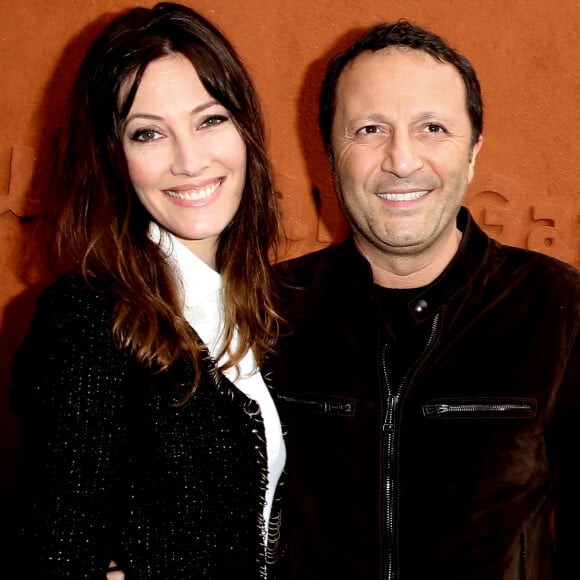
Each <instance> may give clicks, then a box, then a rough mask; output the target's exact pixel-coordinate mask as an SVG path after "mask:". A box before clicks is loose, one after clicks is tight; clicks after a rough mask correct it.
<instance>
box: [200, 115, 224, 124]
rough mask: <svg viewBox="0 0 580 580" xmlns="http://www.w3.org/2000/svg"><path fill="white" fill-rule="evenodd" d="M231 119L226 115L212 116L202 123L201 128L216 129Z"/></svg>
mask: <svg viewBox="0 0 580 580" xmlns="http://www.w3.org/2000/svg"><path fill="white" fill-rule="evenodd" d="M228 119H229V117H227V116H226V115H212V116H211V117H208V118H207V119H204V121H203V122H202V123H201V125H200V126H201V127H216V126H217V125H221V124H222V123H223V122H225V121H227V120H228Z"/></svg>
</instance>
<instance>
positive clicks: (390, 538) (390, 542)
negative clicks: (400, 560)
mask: <svg viewBox="0 0 580 580" xmlns="http://www.w3.org/2000/svg"><path fill="white" fill-rule="evenodd" d="M440 318H441V316H440V314H439V313H437V314H435V316H434V317H433V321H432V323H431V332H430V333H429V338H428V339H427V342H426V343H425V347H424V348H423V350H422V351H421V353H420V355H419V356H418V357H417V359H416V360H415V362H414V364H412V365H411V366H410V367H409V370H408V371H407V373H406V374H405V375H404V376H403V379H402V380H401V383H400V385H399V388H398V389H397V392H396V394H392V393H391V385H390V382H389V377H388V373H387V349H388V344H385V345H384V346H383V356H382V370H383V377H384V379H385V386H386V391H387V393H386V395H387V409H386V412H385V420H384V423H383V432H384V433H385V455H384V457H385V474H384V493H385V508H384V509H385V514H384V515H385V536H386V537H387V549H386V552H387V555H386V557H385V562H384V566H383V568H384V578H385V580H394V579H395V574H396V570H395V560H394V553H395V546H396V542H397V540H396V537H395V494H396V493H397V489H396V484H395V477H394V471H395V461H396V459H395V433H396V428H397V426H396V422H395V413H396V409H397V407H398V405H399V400H400V397H401V394H402V392H403V388H404V387H405V386H406V384H407V382H408V380H409V377H410V376H411V374H412V372H413V371H415V369H416V368H417V365H418V364H419V362H420V361H421V359H422V358H423V357H424V356H425V354H426V352H427V351H428V350H429V348H430V347H431V345H432V344H433V342H434V341H435V337H436V336H437V330H438V327H439V319H440Z"/></svg>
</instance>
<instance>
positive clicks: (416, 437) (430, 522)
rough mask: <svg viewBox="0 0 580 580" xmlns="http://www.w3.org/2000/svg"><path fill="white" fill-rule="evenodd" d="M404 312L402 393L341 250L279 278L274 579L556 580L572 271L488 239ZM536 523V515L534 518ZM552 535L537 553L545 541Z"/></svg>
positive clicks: (570, 552)
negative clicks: (420, 346) (280, 472)
mask: <svg viewBox="0 0 580 580" xmlns="http://www.w3.org/2000/svg"><path fill="white" fill-rule="evenodd" d="M458 226H459V227H460V229H461V230H463V232H464V235H463V239H462V242H461V246H460V248H459V251H458V253H457V255H456V256H455V258H454V259H453V261H452V262H451V263H450V264H449V266H448V267H447V268H446V270H445V271H444V272H443V273H442V274H441V276H440V277H439V278H438V279H437V280H436V281H435V282H434V283H433V284H431V285H429V286H428V287H427V288H426V289H425V290H424V291H422V292H420V293H419V295H417V296H415V297H414V298H413V300H411V301H410V302H409V303H408V305H407V308H408V309H409V314H410V317H411V319H412V320H413V321H414V323H415V324H417V325H419V324H423V325H425V326H426V327H427V332H426V335H425V341H424V347H425V349H424V352H423V354H422V355H421V356H418V357H417V360H416V362H415V364H413V365H411V367H410V369H409V372H408V374H407V375H406V377H405V378H404V379H403V382H402V384H399V383H397V384H392V382H390V381H389V367H390V362H389V352H390V347H391V345H392V344H393V343H394V340H395V339H394V337H393V336H391V329H390V326H389V320H388V319H385V317H384V316H382V315H381V312H380V309H379V306H378V303H377V301H376V300H375V294H376V288H375V287H374V286H373V282H372V275H371V271H370V267H369V265H368V263H367V262H366V261H365V260H364V259H363V258H362V257H361V256H360V254H359V253H358V252H357V251H356V249H355V246H354V244H353V242H352V240H347V241H346V242H344V243H343V244H341V245H338V246H335V247H331V248H327V249H325V250H322V251H320V252H316V253H314V254H310V255H307V256H303V257H301V258H298V259H295V260H293V261H291V262H289V263H287V264H285V265H283V266H282V270H283V271H286V274H287V275H288V276H289V279H290V280H291V281H292V283H293V284H294V285H297V286H298V287H299V288H295V289H291V288H286V289H284V290H283V299H284V303H285V305H286V308H287V316H288V320H289V323H290V327H291V328H292V329H293V331H292V332H291V334H290V335H288V336H287V337H285V338H283V339H282V340H281V341H280V345H279V352H280V356H279V358H278V359H276V360H273V361H272V369H273V371H274V376H275V381H276V384H277V387H278V391H279V396H278V398H279V408H280V410H281V413H282V417H283V420H284V421H285V423H286V425H287V428H288V437H287V448H288V470H289V477H290V479H289V486H288V487H289V494H290V495H289V498H288V501H289V504H290V505H289V506H288V511H287V518H286V519H287V525H288V527H287V529H286V532H287V534H288V535H287V539H288V543H289V567H290V571H289V574H288V578H292V579H300V580H353V579H355V578H357V579H359V578H360V579H365V580H370V579H376V580H379V579H380V580H419V579H420V580H424V579H429V580H475V579H481V580H500V579H502V580H516V579H517V580H523V579H525V580H551V579H556V578H558V579H563V578H570V577H571V576H570V575H569V574H570V573H571V572H570V571H571V570H572V571H574V570H576V571H577V569H578V567H577V558H576V555H577V552H578V546H580V475H579V471H578V467H579V465H578V463H579V460H578V458H579V457H580V452H579V449H580V350H579V344H578V337H577V333H578V327H579V324H580V273H579V272H578V271H577V270H575V269H574V268H572V267H570V266H568V265H566V264H563V263H561V262H558V261H556V260H554V259H551V258H549V257H547V256H545V255H542V254H537V253H533V252H530V251H526V250H522V249H519V248H511V247H507V246H503V245H501V244H499V243H497V242H496V241H494V240H492V239H490V238H488V237H487V236H486V235H485V233H484V232H483V231H482V230H481V229H479V227H478V226H477V225H476V224H475V222H474V221H473V220H472V218H471V216H470V215H469V213H468V211H467V210H466V209H465V208H463V209H462V210H461V212H460V214H459V216H458ZM552 517H554V519H553V520H552V519H551V518H552ZM552 531H553V532H555V534H554V536H555V542H554V539H553V534H552V533H551V532H552Z"/></svg>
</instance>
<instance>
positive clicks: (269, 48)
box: [0, 0, 580, 517]
mask: <svg viewBox="0 0 580 580" xmlns="http://www.w3.org/2000/svg"><path fill="white" fill-rule="evenodd" d="M153 3H154V2H143V4H144V5H148V6H149V5H153ZM136 4H138V2H134V1H128V0H92V1H90V2H87V0H55V1H53V2H47V1H46V0H28V1H27V2H9V1H8V0H0V22H1V23H2V34H1V35H0V71H1V74H2V90H1V91H0V111H1V112H2V122H1V123H0V494H3V493H4V490H5V488H6V486H7V485H8V481H9V478H10V474H11V473H12V470H13V465H14V455H15V449H16V439H17V427H16V422H15V420H14V418H13V417H12V416H11V414H10V412H9V404H8V392H9V370H8V369H9V363H10V360H11V358H12V356H13V353H14V351H15V349H16V347H17V345H18V344H19V342H20V341H21V340H22V337H23V336H24V333H25V332H26V329H27V327H28V324H29V322H30V317H31V313H32V308H33V306H34V300H35V298H36V296H37V295H38V292H39V291H40V290H41V289H42V288H43V287H44V286H45V285H46V284H47V283H48V281H49V280H50V275H49V273H48V271H47V270H46V268H45V265H44V262H43V259H42V258H41V253H40V251H39V248H41V247H42V245H43V242H42V237H43V229H42V227H41V226H40V224H39V222H38V220H36V219H35V215H36V212H37V203H36V202H35V199H36V198H38V197H39V196H42V193H43V192H42V191H35V188H34V186H33V185H32V183H31V176H32V172H33V169H34V167H35V158H36V156H37V155H38V153H39V152H40V151H41V150H42V149H43V148H45V147H46V145H45V140H46V138H47V136H48V135H50V132H51V129H52V128H53V127H54V126H55V125H56V123H57V122H58V116H59V111H60V110H61V109H62V106H63V97H64V95H65V93H66V90H67V88H68V86H69V85H70V82H71V78H72V76H73V72H74V70H75V67H76V65H77V63H78V62H79V58H80V53H81V52H82V50H83V49H84V48H85V47H86V45H87V43H88V42H89V40H90V38H91V35H92V33H91V26H92V24H91V23H94V21H95V19H96V18H97V17H98V16H100V15H102V14H105V13H109V12H115V11H116V10H118V9H120V8H124V7H128V6H134V5H136ZM191 5H192V6H193V7H195V8H196V9H198V10H199V11H200V12H202V13H203V14H205V15H206V16H208V17H209V18H210V19H211V20H212V21H213V22H215V23H216V24H218V25H219V26H220V27H221V28H222V29H223V30H224V32H225V33H226V35H227V36H228V37H229V38H230V40H231V41H232V42H233V44H234V45H235V46H236V48H237V49H238V51H239V53H240V54H241V56H242V57H243V59H244V60H245V62H246V64H247V66H248V68H249V70H250V72H251V73H252V76H253V78H254V79H255V82H256V85H257V87H258V90H259V92H260V94H261V96H262V101H263V103H264V109H265V113H266V119H267V128H268V138H269V143H270V147H271V152H272V157H273V159H274V166H275V170H276V176H277V180H278V188H279V190H280V191H281V193H282V195H283V210H284V216H285V224H286V228H287V231H288V234H289V235H290V236H291V238H292V239H293V240H294V241H293V243H292V245H291V247H290V254H291V255H296V254H300V253H303V252H305V251H307V250H310V249H314V248H317V247H321V246H322V245H324V244H326V243H328V242H329V241H331V240H333V239H338V238H339V237H341V236H342V234H343V232H344V224H343V220H342V218H341V217H340V215H339V214H338V213H337V207H336V203H335V201H334V197H333V194H332V185H331V182H330V178H329V172H328V168H327V164H326V159H325V156H324V153H323V151H322V147H321V144H320V142H319V138H318V130H317V124H316V117H317V92H318V87H319V84H320V79H321V75H322V71H323V66H324V63H325V62H326V59H327V56H328V54H329V52H332V51H333V50H334V49H335V47H336V45H337V42H338V41H339V38H340V37H341V35H342V34H343V33H345V32H347V31H349V30H351V29H353V28H355V27H360V26H366V25H369V24H372V23H375V22H377V21H379V20H391V19H395V18H399V17H406V18H408V19H409V20H413V21H416V22H417V23H419V24H422V25H424V26H426V27H428V28H431V29H433V30H435V31H437V32H439V33H440V34H441V35H443V36H444V37H446V38H447V39H448V40H449V41H450V42H451V44H453V45H454V46H455V47H457V48H458V49H459V50H460V51H461V52H463V53H464V54H465V55H466V56H468V57H469V58H470V59H471V61H472V62H473V64H474V65H475V67H476V69H477V71H478V74H479V77H480V80H481V83H482V86H483V92H484V102H485V105H486V111H485V115H486V119H485V127H484V136H485V142H484V146H483V149H482V152H481V153H480V155H479V157H478V164H477V168H476V179H475V180H474V183H473V184H472V187H471V189H470V193H469V196H468V205H469V206H470V207H471V208H472V209H473V211H474V213H475V216H476V219H477V220H478V221H479V223H480V224H481V225H482V226H483V227H484V228H485V229H486V230H487V231H488V232H489V233H490V234H491V235H493V236H494V237H496V238H498V239H500V240H501V241H504V242H507V243H511V244H514V245H519V246H525V247H529V248H533V249H537V250H540V251H543V252H546V253H548V254H552V255H554V256H557V257H559V258H561V259H563V260H565V261H567V262H570V263H572V264H574V265H576V266H580V252H579V246H580V227H579V216H580V196H579V195H578V190H579V187H580V186H579V185H578V181H579V177H580V172H579V169H580V139H579V138H578V134H579V130H580V122H579V112H578V111H580V106H579V105H580V102H579V100H580V99H579V96H578V95H579V94H580V64H579V63H580V40H579V38H580V3H579V2H578V0H560V1H559V2H558V3H553V4H551V3H548V2H546V1H545V0H510V1H509V2H506V1H505V0H479V1H476V0H389V2H385V1H379V0H315V1H313V0H270V1H269V2H267V1H264V0H244V1H243V2H241V1H240V0H199V1H197V2H195V3H191ZM87 25H88V27H87ZM313 188H316V189H317V190H318V192H319V195H320V212H317V209H316V205H315V203H314V201H313V197H312V191H313ZM31 364H34V361H31ZM0 517H1V515H0Z"/></svg>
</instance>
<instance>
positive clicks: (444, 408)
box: [423, 403, 534, 415]
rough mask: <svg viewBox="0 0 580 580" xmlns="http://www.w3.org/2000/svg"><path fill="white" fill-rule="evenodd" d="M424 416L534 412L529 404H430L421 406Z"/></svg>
mask: <svg viewBox="0 0 580 580" xmlns="http://www.w3.org/2000/svg"><path fill="white" fill-rule="evenodd" d="M423 410H424V413H425V415H446V414H458V415H459V414H465V415H468V414H478V413H493V412H495V413H520V414H528V413H531V412H532V411H533V410H534V406H533V405H532V404H531V403H432V404H429V405H423Z"/></svg>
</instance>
